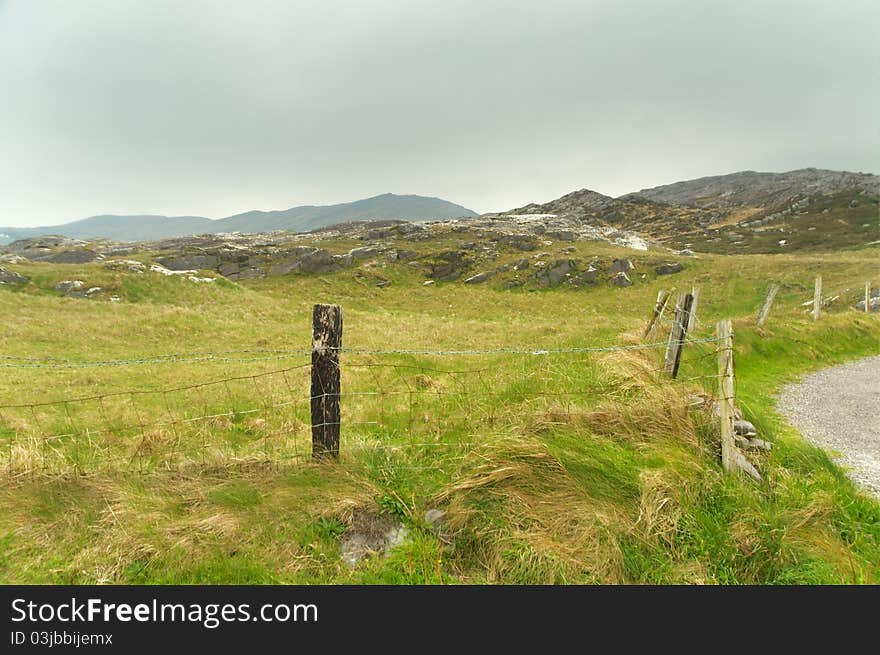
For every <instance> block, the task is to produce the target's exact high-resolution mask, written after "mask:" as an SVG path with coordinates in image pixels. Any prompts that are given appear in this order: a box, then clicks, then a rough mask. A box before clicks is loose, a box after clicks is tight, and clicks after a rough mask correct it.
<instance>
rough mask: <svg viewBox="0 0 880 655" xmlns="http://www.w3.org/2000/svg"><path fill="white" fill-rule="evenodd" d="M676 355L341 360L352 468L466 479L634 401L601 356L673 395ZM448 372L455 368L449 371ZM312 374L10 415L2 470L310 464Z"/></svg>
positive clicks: (240, 353)
mask: <svg viewBox="0 0 880 655" xmlns="http://www.w3.org/2000/svg"><path fill="white" fill-rule="evenodd" d="M716 341H717V339H716V338H714V337H691V336H687V337H686V342H687V343H688V344H690V345H692V346H693V350H694V356H693V358H692V364H693V365H692V366H691V367H690V369H689V371H691V374H688V375H683V376H681V377H680V381H681V382H685V383H691V384H708V381H710V380H711V381H712V383H714V381H715V380H716V377H715V375H714V373H703V372H702V371H700V370H699V368H700V363H701V362H702V361H703V360H706V359H708V358H709V357H714V356H715V354H716V352H715V351H716V349H715V347H714V346H713V344H714V343H715V342H716ZM667 347H668V340H663V341H662V342H652V343H634V344H621V345H609V346H595V347H564V348H560V347H549V348H500V349H468V350H466V349H461V350H428V349H398V350H372V349H357V348H355V349H339V353H340V355H341V356H342V357H341V358H342V363H341V365H340V374H341V377H342V391H341V393H339V394H338V395H339V400H340V404H341V412H342V415H341V419H340V421H339V423H338V425H340V427H341V429H342V433H343V443H342V449H341V450H342V456H343V458H347V457H352V458H357V459H358V460H359V461H363V462H365V463H366V465H369V466H376V467H379V468H381V467H382V466H385V465H387V464H388V463H389V462H394V468H403V469H417V470H425V471H431V470H440V469H442V468H444V467H450V466H459V465H462V464H463V463H464V462H466V461H468V460H472V459H473V456H474V453H475V452H476V451H475V449H476V448H477V447H478V446H479V445H480V443H481V442H485V440H486V439H487V438H488V437H490V436H491V435H495V434H513V433H516V432H517V431H522V430H524V429H530V428H535V429H551V428H552V427H553V426H554V425H564V424H570V423H572V422H576V421H579V420H584V417H587V416H589V413H590V412H591V411H593V410H595V409H596V407H597V406H598V405H599V404H601V402H602V400H603V399H613V398H625V397H628V396H629V395H630V394H631V391H632V387H633V381H632V379H630V378H628V376H627V375H623V374H612V373H608V372H607V371H604V370H603V369H602V367H601V366H599V365H598V363H597V361H596V360H595V357H594V355H601V354H613V353H628V352H632V353H636V356H637V358H639V361H640V362H641V367H640V368H639V371H638V373H639V375H640V379H641V384H646V385H655V386H668V385H669V380H668V377H666V376H665V375H664V373H663V365H662V362H659V363H658V362H657V361H654V360H655V359H656V358H654V359H652V356H651V355H650V352H648V351H658V350H660V351H662V350H663V349H666V348H667ZM698 349H704V350H705V351H706V352H697V351H698ZM310 356H311V351H302V350H300V351H295V350H290V351H287V350H284V351H282V350H268V349H264V350H260V349H250V350H237V351H233V350H229V351H222V352H221V351H218V352H210V353H208V352H201V353H171V354H165V355H159V356H152V357H140V358H133V359H113V360H73V359H63V358H54V357H16V356H8V355H7V356H3V357H2V358H0V362H2V363H0V366H3V367H7V368H47V369H65V368H71V369H73V368H92V367H103V366H106V367H122V366H140V365H165V364H199V363H203V362H221V363H256V362H269V361H273V360H283V359H287V358H305V357H310ZM407 357H420V358H423V359H425V360H427V361H415V362H413V361H408V360H406V358H407ZM459 358H465V359H467V358H482V359H481V361H479V363H478V364H477V365H476V366H462V365H461V364H462V362H461V361H460V359H459ZM445 359H455V364H454V365H453V366H448V365H443V364H442V362H443V361H444V360H445ZM310 366H311V364H310V363H309V362H304V363H301V364H295V365H292V366H286V367H284V368H280V369H275V370H270V371H260V372H254V373H250V374H241V375H228V376H226V377H222V378H215V379H210V380H207V381H201V382H196V383H192V384H187V385H174V386H168V387H162V388H143V387H141V388H130V389H122V390H119V389H109V390H107V391H104V392H101V393H92V394H88V395H79V396H71V397H65V398H61V399H52V398H50V399H40V400H37V401H33V402H20V401H18V402H4V403H0V446H5V447H3V448H2V455H0V457H2V458H3V459H4V460H5V462H2V464H3V465H4V466H3V469H4V470H5V471H6V472H7V474H8V475H9V477H11V478H13V479H17V478H21V477H27V476H34V475H44V474H58V473H74V474H88V473H91V472H95V471H108V470H110V471H114V470H115V471H126V472H140V473H145V472H149V471H154V470H180V469H186V468H187V467H199V468H211V467H226V466H238V465H248V464H253V463H262V464H272V465H278V464H282V463H284V464H304V463H306V462H308V461H309V460H310V459H311V432H312V430H313V429H320V428H323V427H327V426H329V425H337V424H335V423H334V424H330V423H318V424H315V425H313V424H312V418H311V415H310V406H311V402H312V401H313V400H315V399H316V398H321V397H323V394H321V395H317V396H316V395H312V394H311V393H310V391H309V388H310ZM193 370H197V368H194V369H193ZM147 383H149V382H147ZM3 442H5V444H4V443H3ZM438 454H439V455H438Z"/></svg>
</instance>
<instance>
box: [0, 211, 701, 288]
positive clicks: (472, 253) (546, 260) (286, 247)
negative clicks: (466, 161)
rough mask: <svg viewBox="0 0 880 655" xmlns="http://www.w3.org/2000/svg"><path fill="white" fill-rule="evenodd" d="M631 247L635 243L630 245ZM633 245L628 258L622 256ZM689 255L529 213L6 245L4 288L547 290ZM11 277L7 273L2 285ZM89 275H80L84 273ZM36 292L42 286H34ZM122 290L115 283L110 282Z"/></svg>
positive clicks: (682, 265)
mask: <svg viewBox="0 0 880 655" xmlns="http://www.w3.org/2000/svg"><path fill="white" fill-rule="evenodd" d="M628 239H629V240H632V241H633V243H630V244H628V243H627V240H628ZM608 244H617V245H624V246H629V248H630V250H629V252H631V253H632V255H622V254H621V250H620V248H617V247H610V246H609V245H608ZM686 259H687V258H686V257H683V256H670V254H669V253H668V252H666V251H665V249H662V250H661V251H660V252H658V251H657V250H656V249H654V250H650V249H648V247H647V244H646V243H644V242H643V241H641V240H639V239H638V237H636V236H634V235H631V234H628V233H625V232H620V231H618V230H614V229H611V228H609V229H608V230H605V231H602V230H598V229H597V228H590V227H588V226H587V227H583V228H580V229H579V228H577V227H576V226H572V225H570V224H567V223H559V222H557V221H555V220H552V219H551V220H547V221H544V220H533V219H532V217H530V216H523V217H511V218H496V219H485V218H484V219H479V220H469V219H455V220H449V221H437V222H431V223H425V224H417V223H410V222H406V221H361V222H349V223H344V224H339V225H336V226H331V227H328V228H324V229H321V230H317V231H314V232H312V233H307V234H295V233H292V232H288V231H276V232H267V233H259V234H242V233H224V234H216V235H208V234H206V235H199V236H187V237H177V238H172V239H161V240H157V241H145V242H140V243H122V242H115V241H109V240H91V241H85V240H76V239H69V238H66V237H63V236H46V237H37V238H33V239H22V240H19V241H15V242H13V243H10V244H7V245H5V246H0V284H7V285H9V286H10V287H14V288H16V289H34V288H36V287H39V286H40V285H41V284H42V285H43V288H42V289H41V290H42V291H43V292H47V291H48V292H57V293H61V294H62V295H65V296H68V297H75V298H88V299H91V300H119V299H120V295H119V294H120V293H121V291H120V289H119V288H117V287H118V286H119V285H118V284H117V283H116V282H114V283H113V284H111V285H110V286H105V285H106V284H107V282H106V279H104V280H103V281H102V277H101V275H99V274H97V273H96V271H98V272H100V271H104V273H103V276H104V278H106V277H107V274H106V271H113V272H118V273H119V274H122V275H123V276H126V275H130V274H137V275H141V274H142V275H144V276H150V275H167V276H171V275H179V276H182V277H183V278H184V279H188V280H190V281H192V282H194V283H212V282H220V283H221V284H222V283H223V278H225V279H226V280H229V281H241V280H255V279H259V278H275V277H283V276H304V275H305V276H311V275H314V276H318V275H325V274H331V273H336V272H342V271H348V272H349V273H350V274H351V275H353V276H354V277H355V279H356V280H358V281H359V282H360V283H361V284H364V285H367V286H377V287H386V286H390V285H391V284H393V280H394V279H395V278H400V277H401V276H403V277H405V278H411V277H412V276H413V275H414V276H416V280H421V283H422V284H423V285H425V286H430V285H433V284H442V283H454V284H467V285H480V284H485V285H486V286H490V287H495V288H498V289H513V288H524V289H544V288H550V287H560V286H565V287H568V288H580V287H592V286H596V285H609V286H614V287H628V286H633V285H640V284H644V283H646V282H647V281H650V280H652V279H655V278H656V277H657V276H665V275H672V274H676V273H679V272H681V271H683V270H685V269H686V268H687V267H688V266H689V264H688V263H686V261H685V260H686ZM36 262H41V263H48V264H53V265H57V264H63V265H65V266H62V267H61V268H60V269H59V268H57V267H56V268H55V269H54V270H56V271H58V270H65V269H66V270H69V271H70V273H68V274H65V277H64V278H63V279H59V280H56V281H51V284H49V286H48V287H46V282H47V281H46V280H44V279H37V277H35V278H34V280H33V281H31V280H29V279H28V272H29V270H40V269H39V268H38V269H29V268H28V267H29V266H30V265H31V264H33V263H36ZM4 276H5V277H4ZM77 276H82V277H77ZM34 285H36V287H35V286H34ZM114 285H115V286H114Z"/></svg>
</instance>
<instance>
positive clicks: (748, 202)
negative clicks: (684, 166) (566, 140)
mask: <svg viewBox="0 0 880 655" xmlns="http://www.w3.org/2000/svg"><path fill="white" fill-rule="evenodd" d="M523 215H532V216H544V218H543V219H542V220H545V221H560V220H567V221H569V222H571V221H575V222H576V223H580V224H584V225H590V226H593V227H594V228H598V229H606V230H611V229H614V230H618V231H625V232H627V233H637V234H639V235H642V236H643V237H647V238H649V239H652V240H655V241H658V242H660V243H664V244H666V245H667V246H669V247H672V248H676V249H684V248H688V249H692V250H701V251H704V252H718V253H774V252H787V251H791V250H801V249H811V250H835V249H839V248H849V247H857V246H860V245H863V244H866V243H873V242H877V241H878V240H880V176H877V175H871V174H867V173H851V172H847V171H829V170H821V169H815V168H805V169H801V170H796V171H789V172H786V173H759V172H755V171H741V172H738V173H732V174H730V175H719V176H714V177H702V178H699V179H695V180H686V181H682V182H676V183H674V184H668V185H665V186H659V187H654V188H652V189H643V190H641V191H637V192H634V193H628V194H625V195H623V196H620V197H618V198H612V197H610V196H605V195H602V194H600V193H596V192H595V191H590V190H588V189H581V190H579V191H574V192H572V193H569V194H566V195H564V196H562V197H561V198H557V199H556V200H551V201H550V202H547V203H543V204H531V205H526V206H525V207H520V208H517V209H513V210H511V211H509V212H507V213H506V214H495V215H493V216H523Z"/></svg>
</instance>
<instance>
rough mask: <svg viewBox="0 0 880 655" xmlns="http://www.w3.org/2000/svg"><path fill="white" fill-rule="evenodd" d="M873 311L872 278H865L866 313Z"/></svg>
mask: <svg viewBox="0 0 880 655" xmlns="http://www.w3.org/2000/svg"><path fill="white" fill-rule="evenodd" d="M870 311H871V280H865V313H866V314H867V313H868V312H870Z"/></svg>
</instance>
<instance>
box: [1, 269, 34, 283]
mask: <svg viewBox="0 0 880 655" xmlns="http://www.w3.org/2000/svg"><path fill="white" fill-rule="evenodd" d="M28 279H29V278H28V277H27V276H25V275H21V274H20V273H16V272H15V271H10V270H9V269H7V268H3V267H2V266H0V284H27V282H28Z"/></svg>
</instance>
